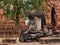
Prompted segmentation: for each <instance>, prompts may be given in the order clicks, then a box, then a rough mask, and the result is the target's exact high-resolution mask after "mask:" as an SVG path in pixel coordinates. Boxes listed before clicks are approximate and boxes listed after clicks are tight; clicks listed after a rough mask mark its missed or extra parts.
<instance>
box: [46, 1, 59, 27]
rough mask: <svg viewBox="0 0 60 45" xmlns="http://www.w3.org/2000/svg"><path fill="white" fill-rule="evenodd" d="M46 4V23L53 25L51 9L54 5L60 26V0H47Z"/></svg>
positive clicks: (57, 25) (57, 23)
mask: <svg viewBox="0 0 60 45" xmlns="http://www.w3.org/2000/svg"><path fill="white" fill-rule="evenodd" d="M45 4H46V12H47V13H46V25H47V27H50V25H51V10H52V7H54V9H55V17H54V18H55V20H56V21H55V23H56V27H60V0H45Z"/></svg>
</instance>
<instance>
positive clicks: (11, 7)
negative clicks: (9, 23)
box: [0, 0, 44, 21]
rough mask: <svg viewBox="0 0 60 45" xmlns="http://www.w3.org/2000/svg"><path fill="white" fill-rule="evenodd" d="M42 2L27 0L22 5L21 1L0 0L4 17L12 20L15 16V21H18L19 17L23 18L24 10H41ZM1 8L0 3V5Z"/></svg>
mask: <svg viewBox="0 0 60 45" xmlns="http://www.w3.org/2000/svg"><path fill="white" fill-rule="evenodd" d="M43 1H44V0H27V1H26V2H24V3H23V0H2V2H3V6H6V8H5V15H6V17H7V18H9V19H12V18H13V16H14V15H16V21H18V17H19V15H21V16H22V17H23V18H25V13H24V11H25V10H34V9H37V10H41V9H42V5H43ZM0 7H2V3H0Z"/></svg>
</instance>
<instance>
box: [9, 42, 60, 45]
mask: <svg viewBox="0 0 60 45" xmlns="http://www.w3.org/2000/svg"><path fill="white" fill-rule="evenodd" d="M10 45H60V44H58V43H52V44H40V43H39V42H29V43H16V44H10Z"/></svg>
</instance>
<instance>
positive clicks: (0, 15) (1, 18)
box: [0, 8, 28, 37]
mask: <svg viewBox="0 0 60 45" xmlns="http://www.w3.org/2000/svg"><path fill="white" fill-rule="evenodd" d="M15 24H16V22H15V21H14V20H11V19H7V17H6V16H5V15H4V11H3V9H2V8H1V9H0V36H1V37H18V36H19V34H20V32H21V30H22V27H23V28H28V26H26V25H25V22H24V18H22V17H19V25H18V26H15Z"/></svg>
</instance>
